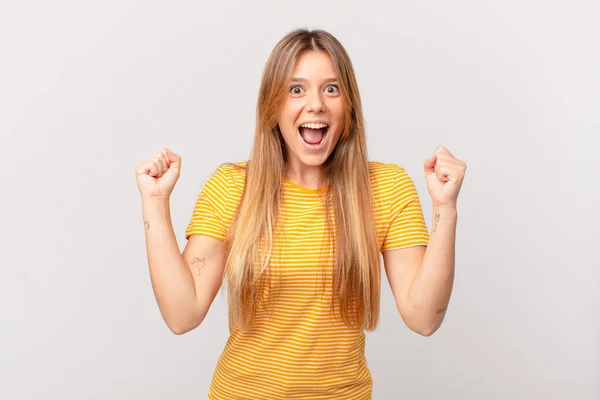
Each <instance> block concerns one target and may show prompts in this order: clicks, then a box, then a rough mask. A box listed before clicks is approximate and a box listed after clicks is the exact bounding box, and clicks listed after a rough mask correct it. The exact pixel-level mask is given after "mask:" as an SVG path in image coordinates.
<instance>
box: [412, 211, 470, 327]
mask: <svg viewBox="0 0 600 400" xmlns="http://www.w3.org/2000/svg"><path fill="white" fill-rule="evenodd" d="M457 216H458V213H457V210H456V208H446V207H437V206H434V207H433V220H432V221H433V223H432V227H431V233H430V237H429V242H428V245H427V250H426V251H425V256H424V258H423V264H422V265H421V267H420V268H419V270H418V271H417V273H416V274H415V277H414V279H413V282H412V285H411V287H410V290H409V299H410V303H411V304H412V310H413V313H414V314H413V318H411V319H412V320H414V321H416V323H417V324H418V328H419V330H420V331H423V332H426V333H428V334H431V333H433V332H435V331H436V330H437V329H438V328H439V327H440V325H441V324H442V321H443V319H444V316H445V313H446V308H447V306H448V303H449V301H450V295H451V293H452V286H453V282H454V258H455V257H454V253H455V251H454V249H455V238H456V222H457Z"/></svg>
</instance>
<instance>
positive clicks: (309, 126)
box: [300, 122, 327, 129]
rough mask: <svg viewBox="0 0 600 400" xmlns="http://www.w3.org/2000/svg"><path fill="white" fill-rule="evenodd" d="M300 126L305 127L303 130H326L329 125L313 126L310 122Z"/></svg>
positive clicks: (319, 124) (318, 124)
mask: <svg viewBox="0 0 600 400" xmlns="http://www.w3.org/2000/svg"><path fill="white" fill-rule="evenodd" d="M300 126H301V127H303V128H310V129H321V128H326V127H327V124H322V123H317V124H313V123H311V122H308V123H306V124H302V125H300Z"/></svg>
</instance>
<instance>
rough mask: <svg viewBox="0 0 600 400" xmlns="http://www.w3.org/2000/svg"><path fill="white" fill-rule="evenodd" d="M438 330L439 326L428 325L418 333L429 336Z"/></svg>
mask: <svg viewBox="0 0 600 400" xmlns="http://www.w3.org/2000/svg"><path fill="white" fill-rule="evenodd" d="M437 330H438V328H437V327H428V328H426V329H421V330H420V331H417V333H418V334H419V335H421V336H425V337H429V336H431V335H433V334H434V333H435V332H437Z"/></svg>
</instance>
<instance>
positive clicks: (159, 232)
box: [142, 198, 223, 335]
mask: <svg viewBox="0 0 600 400" xmlns="http://www.w3.org/2000/svg"><path fill="white" fill-rule="evenodd" d="M142 214H143V219H144V229H145V235H146V250H147V255H148V266H149V268H150V278H151V281H152V289H153V290H154V296H155V297H156V301H157V303H158V307H159V309H160V312H161V315H162V317H163V319H164V320H165V322H166V324H167V326H168V327H169V329H171V331H172V332H173V333H175V334H179V335H180V334H183V333H185V332H188V331H190V330H192V329H194V328H196V327H197V326H198V325H200V324H201V323H202V321H203V320H204V318H205V317H206V314H207V313H208V309H209V308H210V305H211V304H212V302H213V300H214V298H215V296H216V294H217V292H218V291H219V288H220V286H221V283H222V274H223V261H222V251H223V243H222V242H221V241H219V240H217V239H213V238H211V237H208V236H200V235H193V236H191V237H190V238H189V241H188V244H187V246H186V248H185V250H184V252H183V254H180V252H179V246H178V245H177V240H176V238H175V233H174V231H173V224H172V222H171V211H170V205H169V199H168V198H166V199H164V198H159V199H154V198H153V199H143V200H142Z"/></svg>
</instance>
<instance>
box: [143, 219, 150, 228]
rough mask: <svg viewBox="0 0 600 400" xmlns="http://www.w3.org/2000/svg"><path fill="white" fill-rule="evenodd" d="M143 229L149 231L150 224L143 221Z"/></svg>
mask: <svg viewBox="0 0 600 400" xmlns="http://www.w3.org/2000/svg"><path fill="white" fill-rule="evenodd" d="M144 227H145V228H146V230H149V229H150V222H148V221H144Z"/></svg>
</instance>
